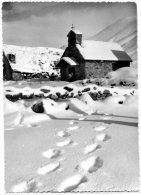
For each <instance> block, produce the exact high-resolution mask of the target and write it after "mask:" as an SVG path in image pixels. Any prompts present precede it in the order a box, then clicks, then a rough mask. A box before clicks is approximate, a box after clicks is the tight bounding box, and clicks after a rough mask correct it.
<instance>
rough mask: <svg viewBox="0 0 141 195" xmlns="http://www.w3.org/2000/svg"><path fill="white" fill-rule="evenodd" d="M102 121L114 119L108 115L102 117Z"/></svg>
mask: <svg viewBox="0 0 141 195" xmlns="http://www.w3.org/2000/svg"><path fill="white" fill-rule="evenodd" d="M101 119H102V120H111V119H112V117H111V116H108V115H105V116H102V117H101Z"/></svg>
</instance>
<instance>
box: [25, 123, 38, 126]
mask: <svg viewBox="0 0 141 195" xmlns="http://www.w3.org/2000/svg"><path fill="white" fill-rule="evenodd" d="M27 127H39V125H38V124H36V123H31V124H30V123H29V124H27Z"/></svg>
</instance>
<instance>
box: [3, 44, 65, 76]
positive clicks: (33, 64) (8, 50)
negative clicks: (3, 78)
mask: <svg viewBox="0 0 141 195" xmlns="http://www.w3.org/2000/svg"><path fill="white" fill-rule="evenodd" d="M3 50H4V52H5V54H6V55H8V54H14V55H15V56H16V63H15V64H14V63H11V66H12V68H13V69H14V70H17V71H20V72H29V73H40V72H48V73H49V75H50V74H52V73H55V74H59V72H58V71H57V70H54V66H55V62H57V61H58V60H59V59H60V57H61V56H62V54H63V50H62V49H57V48H48V47H23V46H14V45H3Z"/></svg>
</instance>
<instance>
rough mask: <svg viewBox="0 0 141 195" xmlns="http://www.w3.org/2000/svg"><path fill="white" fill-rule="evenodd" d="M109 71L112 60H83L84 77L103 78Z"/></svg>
mask: <svg viewBox="0 0 141 195" xmlns="http://www.w3.org/2000/svg"><path fill="white" fill-rule="evenodd" d="M110 71H112V62H97V61H87V62H85V75H86V78H103V77H104V76H105V75H106V74H107V73H108V72H110Z"/></svg>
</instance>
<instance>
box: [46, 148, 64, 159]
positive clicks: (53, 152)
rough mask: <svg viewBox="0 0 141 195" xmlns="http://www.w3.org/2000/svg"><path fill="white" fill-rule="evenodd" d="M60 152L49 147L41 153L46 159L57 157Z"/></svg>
mask: <svg viewBox="0 0 141 195" xmlns="http://www.w3.org/2000/svg"><path fill="white" fill-rule="evenodd" d="M60 154H61V151H60V150H56V149H49V150H47V151H45V152H43V153H42V155H43V156H44V157H46V158H48V159H51V158H57V157H58V156H60Z"/></svg>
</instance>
